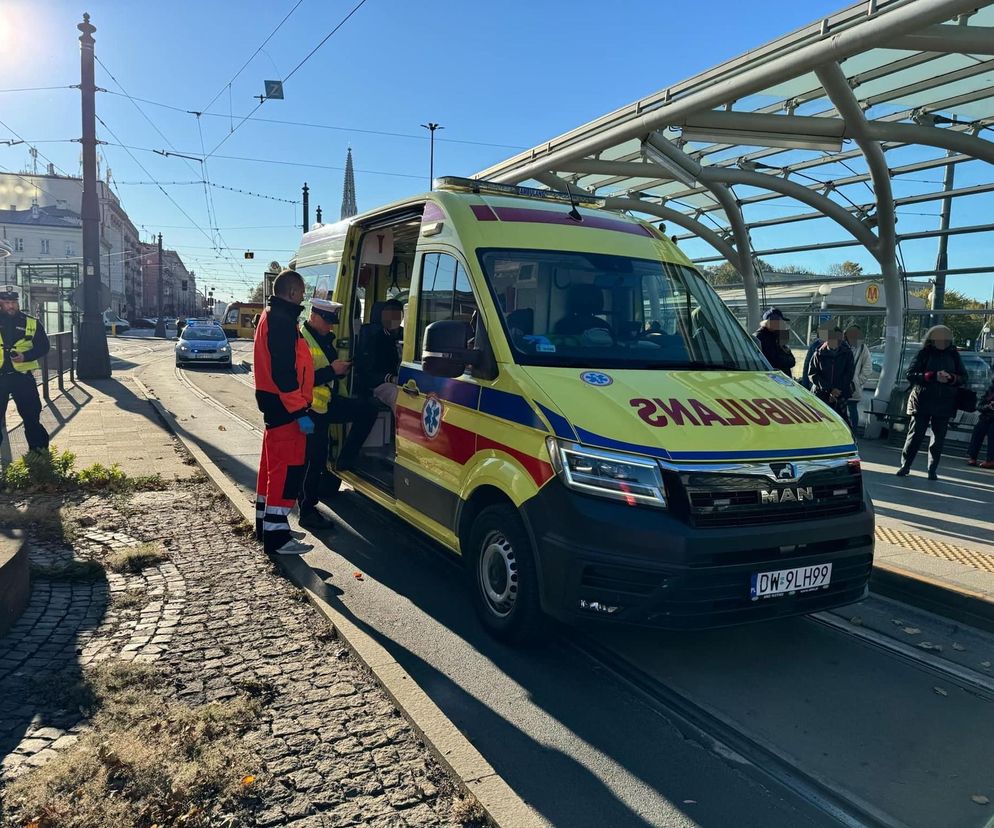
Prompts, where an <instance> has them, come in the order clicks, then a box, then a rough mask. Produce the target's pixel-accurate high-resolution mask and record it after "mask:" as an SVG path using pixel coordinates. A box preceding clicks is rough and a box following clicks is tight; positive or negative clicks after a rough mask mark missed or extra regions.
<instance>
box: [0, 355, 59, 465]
mask: <svg viewBox="0 0 994 828" xmlns="http://www.w3.org/2000/svg"><path fill="white" fill-rule="evenodd" d="M11 397H13V398H14V405H16V406H17V413H18V414H20V415H21V420H22V421H23V422H24V437H25V438H26V439H27V441H28V450H29V451H34V450H35V449H47V448H48V432H47V431H45V427H44V426H43V425H42V424H41V421H40V418H41V399H40V398H39V396H38V386H37V384H36V383H35V378H34V374H31V373H27V374H21V373H17V372H14V373H3V374H0V417H6V415H7V405H8V404H9V403H10V398H11ZM4 432H5V429H0V442H2V441H3V435H4Z"/></svg>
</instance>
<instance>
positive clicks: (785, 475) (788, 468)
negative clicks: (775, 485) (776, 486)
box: [770, 463, 797, 480]
mask: <svg viewBox="0 0 994 828" xmlns="http://www.w3.org/2000/svg"><path fill="white" fill-rule="evenodd" d="M770 469H771V471H772V472H773V475H774V477H776V479H777V480H796V479H797V469H796V468H795V466H794V464H793V463H771V464H770Z"/></svg>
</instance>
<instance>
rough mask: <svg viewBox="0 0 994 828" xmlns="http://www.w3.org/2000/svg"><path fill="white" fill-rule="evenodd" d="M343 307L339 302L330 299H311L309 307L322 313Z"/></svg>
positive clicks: (333, 311) (332, 311) (335, 311)
mask: <svg viewBox="0 0 994 828" xmlns="http://www.w3.org/2000/svg"><path fill="white" fill-rule="evenodd" d="M344 307H345V305H343V304H342V303H341V302H332V301H331V300H330V299H311V309H312V310H316V311H323V312H324V313H337V312H338V311H340V310H341V309H342V308H344Z"/></svg>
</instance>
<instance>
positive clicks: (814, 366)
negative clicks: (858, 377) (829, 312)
mask: <svg viewBox="0 0 994 828" xmlns="http://www.w3.org/2000/svg"><path fill="white" fill-rule="evenodd" d="M854 371H855V366H854V363H853V353H852V350H851V349H850V348H849V347H848V346H847V345H846V344H845V342H843V339H842V330H841V329H840V328H834V329H832V330H831V331H829V332H828V339H827V340H826V341H825V342H823V343H822V345H821V347H820V348H819V349H818V350H817V351H815V352H814V354H813V355H812V356H811V364H810V365H809V366H808V379H809V380H810V381H811V390H812V391H814V393H815V395H816V396H817V397H818V399H820V400H823V401H824V402H826V403H828V404H829V405H830V406H831V407H832V408H833V409H834V410H835V411H837V412H838V413H839V414H840V415H842V416H843V417H844V416H845V413H844V412H845V406H846V400H848V399H849V392H850V390H851V389H852V381H853V373H854Z"/></svg>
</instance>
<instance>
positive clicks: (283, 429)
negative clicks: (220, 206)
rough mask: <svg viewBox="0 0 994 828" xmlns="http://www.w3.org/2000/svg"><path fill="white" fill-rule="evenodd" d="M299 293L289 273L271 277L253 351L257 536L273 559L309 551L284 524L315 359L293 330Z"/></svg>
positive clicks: (310, 425) (308, 422) (308, 421)
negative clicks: (259, 427) (258, 451)
mask: <svg viewBox="0 0 994 828" xmlns="http://www.w3.org/2000/svg"><path fill="white" fill-rule="evenodd" d="M304 290H305V288H304V279H303V277H302V276H301V275H300V274H299V273H297V272H296V271H294V270H284V271H283V272H282V273H281V274H280V275H279V276H277V277H276V281H275V282H274V284H273V295H272V296H271V297H270V298H269V306H268V307H267V308H266V310H265V311H264V312H263V314H262V318H261V319H260V320H259V327H258V328H257V329H256V332H255V345H254V350H253V353H254V361H253V364H252V370H253V373H254V375H255V400H256V404H257V405H258V406H259V410H260V411H261V412H262V419H263V422H264V423H265V424H266V430H265V431H264V432H263V436H262V458H261V460H260V461H259V480H258V485H257V487H256V503H255V515H256V520H255V523H256V536H257V537H258V538H259V539H260V540H261V541H262V542H263V546H264V547H265V550H266V552H270V553H275V554H277V555H300V554H302V553H304V552H310V551H311V549H313V548H314V547H313V546H311V545H310V544H307V543H301V542H300V538H299V537H295V536H294V533H293V532H292V531H291V529H290V520H289V517H290V512H291V510H292V509H293V507H294V504H295V503H296V501H297V495H298V494H299V493H300V484H301V481H302V480H303V477H304V466H305V460H306V453H307V435H308V434H311V433H312V432H313V431H314V420H313V418H312V416H311V414H312V412H311V396H312V392H313V387H314V360H313V358H312V357H311V352H310V349H309V348H308V347H307V343H306V342H305V341H304V338H303V337H302V336H301V335H300V328H299V327H298V326H297V317H299V316H300V312H301V311H302V310H303V309H304V306H303V305H302V304H301V301H302V300H303V298H304ZM301 537H302V536H301Z"/></svg>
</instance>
